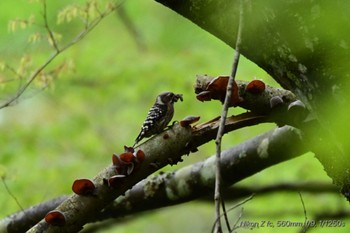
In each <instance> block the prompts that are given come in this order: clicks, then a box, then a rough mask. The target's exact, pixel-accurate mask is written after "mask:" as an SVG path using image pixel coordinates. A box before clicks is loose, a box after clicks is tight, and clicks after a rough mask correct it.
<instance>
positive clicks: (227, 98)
mask: <svg viewBox="0 0 350 233" xmlns="http://www.w3.org/2000/svg"><path fill="white" fill-rule="evenodd" d="M242 28H243V1H242V0H241V1H240V8H239V22H238V33H237V41H236V49H235V54H234V58H233V65H232V71H231V75H230V78H229V80H228V84H227V90H226V96H225V102H224V106H223V110H222V114H221V119H220V127H219V130H218V134H217V137H216V140H215V143H216V176H215V194H214V200H215V212H216V218H217V220H218V221H217V222H216V223H215V232H216V233H220V232H222V227H221V221H220V215H221V214H220V203H221V202H222V200H221V194H220V187H221V171H220V163H221V162H220V158H221V138H222V136H223V134H224V128H225V120H226V117H227V111H228V108H229V104H230V101H231V95H232V88H233V85H234V82H235V76H236V72H237V67H238V62H239V56H240V46H241V34H242ZM222 205H223V207H224V205H225V204H224V203H222ZM224 214H225V213H224ZM225 219H226V220H227V216H225ZM226 223H227V221H226ZM227 227H228V229H229V231H231V229H230V226H229V223H227Z"/></svg>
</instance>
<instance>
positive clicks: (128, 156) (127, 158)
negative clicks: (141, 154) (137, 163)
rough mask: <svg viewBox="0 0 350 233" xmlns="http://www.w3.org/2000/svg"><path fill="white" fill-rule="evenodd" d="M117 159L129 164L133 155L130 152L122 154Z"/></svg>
mask: <svg viewBox="0 0 350 233" xmlns="http://www.w3.org/2000/svg"><path fill="white" fill-rule="evenodd" d="M119 158H120V159H121V160H122V161H123V162H125V163H131V162H132V161H133V159H134V155H133V154H132V153H131V152H124V153H122V154H120V155H119Z"/></svg>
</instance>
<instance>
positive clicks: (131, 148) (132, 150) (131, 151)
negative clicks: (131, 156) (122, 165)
mask: <svg viewBox="0 0 350 233" xmlns="http://www.w3.org/2000/svg"><path fill="white" fill-rule="evenodd" d="M124 152H130V153H134V152H135V151H134V147H131V146H130V147H128V146H124Z"/></svg>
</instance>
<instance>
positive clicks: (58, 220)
mask: <svg viewBox="0 0 350 233" xmlns="http://www.w3.org/2000/svg"><path fill="white" fill-rule="evenodd" d="M45 221H46V222H47V223H48V224H50V225H52V226H64V225H65V224H66V217H65V216H64V214H63V213H62V212H61V211H59V210H52V211H50V212H48V213H47V214H46V216H45Z"/></svg>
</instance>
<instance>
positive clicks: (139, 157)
mask: <svg viewBox="0 0 350 233" xmlns="http://www.w3.org/2000/svg"><path fill="white" fill-rule="evenodd" d="M136 159H137V162H139V163H140V162H142V161H143V160H145V152H143V151H142V150H138V151H137V152H136Z"/></svg>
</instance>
